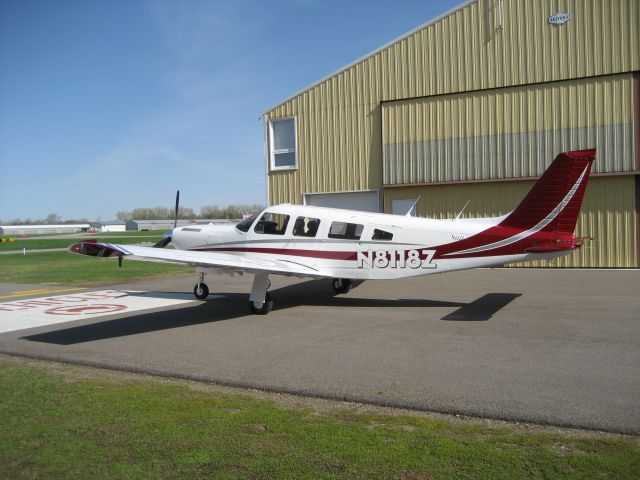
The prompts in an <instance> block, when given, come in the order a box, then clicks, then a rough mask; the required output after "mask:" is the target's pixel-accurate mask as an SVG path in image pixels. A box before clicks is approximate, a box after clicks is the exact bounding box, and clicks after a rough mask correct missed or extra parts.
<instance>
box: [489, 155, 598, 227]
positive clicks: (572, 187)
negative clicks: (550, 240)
mask: <svg viewBox="0 0 640 480" xmlns="http://www.w3.org/2000/svg"><path fill="white" fill-rule="evenodd" d="M595 155H596V151H595V149H591V150H577V151H574V152H565V153H560V154H559V155H558V156H557V157H556V158H555V160H554V161H553V162H552V163H551V165H550V166H549V168H548V169H547V171H546V172H544V175H542V177H540V179H539V180H538V181H537V182H536V184H535V185H534V186H533V188H532V189H531V191H530V192H529V193H528V195H527V196H526V197H525V199H524V200H523V201H522V202H521V203H520V205H518V207H517V208H516V209H515V210H514V211H513V212H511V213H510V214H509V215H508V216H507V218H505V219H504V220H503V221H502V222H501V223H500V225H501V226H504V227H513V228H518V229H522V230H527V229H529V228H531V227H534V226H538V227H542V228H540V229H539V230H538V231H543V232H544V231H546V232H566V233H573V231H574V230H575V228H576V221H577V220H578V214H579V213H580V206H581V205H582V198H583V197H584V191H585V188H586V186H587V180H588V179H589V172H590V171H591V165H592V163H593V160H594V158H595Z"/></svg>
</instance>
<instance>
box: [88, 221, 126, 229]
mask: <svg viewBox="0 0 640 480" xmlns="http://www.w3.org/2000/svg"><path fill="white" fill-rule="evenodd" d="M126 229H127V225H126V224H125V223H124V222H122V221H120V220H112V221H109V222H91V231H92V232H124V231H126Z"/></svg>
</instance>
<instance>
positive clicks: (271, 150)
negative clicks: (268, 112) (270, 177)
mask: <svg viewBox="0 0 640 480" xmlns="http://www.w3.org/2000/svg"><path fill="white" fill-rule="evenodd" d="M285 120H293V138H294V140H293V141H294V142H295V145H294V148H283V149H279V150H275V149H274V148H273V146H274V141H273V124H274V123H276V122H281V121H285ZM278 153H293V154H294V159H295V163H294V164H293V165H285V166H283V167H276V157H275V156H276V154H278ZM269 167H270V169H271V170H272V171H281V170H297V169H298V119H297V118H296V117H283V118H274V119H273V120H269Z"/></svg>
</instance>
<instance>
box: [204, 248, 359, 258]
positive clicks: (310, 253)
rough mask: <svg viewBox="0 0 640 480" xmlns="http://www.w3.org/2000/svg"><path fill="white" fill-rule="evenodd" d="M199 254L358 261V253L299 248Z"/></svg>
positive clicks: (206, 249)
mask: <svg viewBox="0 0 640 480" xmlns="http://www.w3.org/2000/svg"><path fill="white" fill-rule="evenodd" d="M194 250H195V251H198V252H238V253H268V254H271V255H289V256H293V257H310V258H324V259H329V260H356V258H357V254H356V252H337V251H330V250H301V249H297V248H264V247H260V248H258V247H219V248H197V249H194Z"/></svg>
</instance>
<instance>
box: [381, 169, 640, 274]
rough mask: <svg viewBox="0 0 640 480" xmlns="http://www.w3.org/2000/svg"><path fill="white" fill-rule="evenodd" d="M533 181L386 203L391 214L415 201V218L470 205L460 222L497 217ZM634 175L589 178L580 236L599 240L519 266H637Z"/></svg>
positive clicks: (450, 189) (398, 191)
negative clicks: (550, 259)
mask: <svg viewBox="0 0 640 480" xmlns="http://www.w3.org/2000/svg"><path fill="white" fill-rule="evenodd" d="M533 183H534V182H533V181H518V182H498V183H478V184H466V185H434V186H428V187H396V188H388V189H385V191H384V205H385V211H386V212H387V213H390V212H391V206H392V201H393V200H394V199H409V198H417V197H418V196H420V200H419V201H418V205H417V215H418V216H421V217H430V218H455V216H456V215H457V214H458V212H459V211H460V210H461V209H462V207H464V205H465V203H466V202H467V200H470V202H469V205H468V206H467V208H466V209H465V211H464V213H463V215H462V218H469V217H494V216H499V215H503V214H505V213H508V212H510V211H511V210H513V209H514V208H515V207H516V206H517V205H518V203H519V202H520V201H521V200H522V199H523V198H524V196H525V195H526V193H527V192H528V191H529V189H530V188H531V186H532V185H533ZM634 205H635V185H634V178H633V177H632V176H622V177H600V178H591V179H590V180H589V184H588V186H587V191H586V194H585V199H584V202H583V205H582V210H581V213H580V217H579V218H578V224H577V226H576V235H577V236H584V237H595V240H593V241H586V242H585V245H584V246H583V247H582V248H581V249H580V250H578V251H577V252H575V253H573V254H571V255H568V256H566V257H563V258H560V259H556V260H554V261H553V262H545V261H539V262H530V263H527V264H521V266H556V267H585V266H589V267H607V268H625V267H627V268H628V267H630V268H636V267H638V266H640V265H638V258H637V242H638V238H637V228H636V227H637V225H636V222H637V219H636V213H635V209H634Z"/></svg>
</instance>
